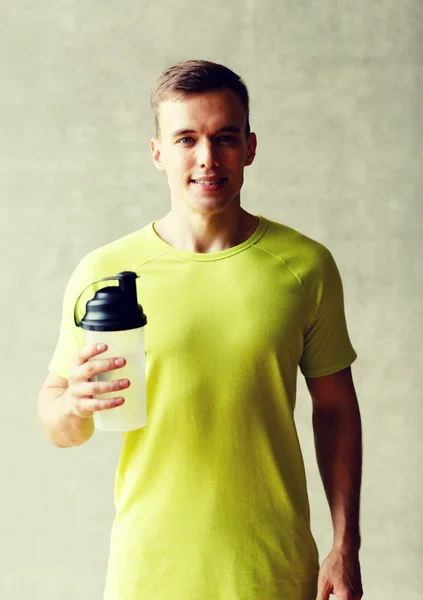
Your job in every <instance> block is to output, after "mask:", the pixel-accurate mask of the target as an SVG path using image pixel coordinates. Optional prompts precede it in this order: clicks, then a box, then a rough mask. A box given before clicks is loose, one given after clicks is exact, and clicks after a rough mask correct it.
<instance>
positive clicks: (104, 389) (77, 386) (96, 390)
mask: <svg viewBox="0 0 423 600" xmlns="http://www.w3.org/2000/svg"><path fill="white" fill-rule="evenodd" d="M130 385H131V383H130V381H129V379H114V380H113V381H81V382H78V383H74V384H73V385H72V395H73V396H74V397H75V398H91V397H92V396H98V395H100V394H107V393H110V392H116V391H117V392H119V391H120V390H124V389H126V388H128V387H129V386H130Z"/></svg>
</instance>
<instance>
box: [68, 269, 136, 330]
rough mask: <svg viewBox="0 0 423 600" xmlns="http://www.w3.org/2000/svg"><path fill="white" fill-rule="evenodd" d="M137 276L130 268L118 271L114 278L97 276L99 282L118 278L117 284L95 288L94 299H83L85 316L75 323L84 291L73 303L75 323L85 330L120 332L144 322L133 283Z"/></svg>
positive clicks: (134, 327)
mask: <svg viewBox="0 0 423 600" xmlns="http://www.w3.org/2000/svg"><path fill="white" fill-rule="evenodd" d="M137 277H138V275H137V274H136V273H134V272H133V271H122V272H121V273H118V274H117V275H116V276H115V277H105V278H104V279H101V280H100V281H112V280H118V281H119V286H108V287H104V288H102V289H100V290H98V291H97V292H96V293H95V296H94V298H92V300H89V301H88V302H87V305H86V312H85V316H84V317H83V318H82V319H81V321H80V322H78V321H77V318H76V310H77V306H78V302H79V299H80V298H81V296H82V294H83V293H84V291H85V290H84V291H83V292H82V293H81V295H80V296H79V298H78V300H77V301H76V304H75V315H74V318H75V324H76V325H77V326H78V327H82V329H88V330H89V331H124V330H126V329H137V328H138V327H143V326H144V325H145V324H146V323H147V317H146V316H145V314H144V312H143V309H142V306H141V305H140V304H138V300H137V287H136V284H135V280H136V279H137ZM95 283H98V282H97V281H96V282H95ZM91 285H94V284H91ZM88 287H89V286H88ZM85 289H87V288H85Z"/></svg>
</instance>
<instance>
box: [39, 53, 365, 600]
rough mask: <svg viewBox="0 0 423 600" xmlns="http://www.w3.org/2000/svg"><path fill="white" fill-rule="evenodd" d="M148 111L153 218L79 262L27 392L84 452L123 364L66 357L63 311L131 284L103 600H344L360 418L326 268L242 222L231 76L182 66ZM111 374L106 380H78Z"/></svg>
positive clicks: (71, 329)
mask: <svg viewBox="0 0 423 600" xmlns="http://www.w3.org/2000/svg"><path fill="white" fill-rule="evenodd" d="M151 104H152V108H153V111H154V115H155V120H156V136H155V138H153V139H152V140H151V141H150V148H151V152H152V157H153V161H154V164H155V166H156V168H157V169H159V170H160V171H164V172H165V173H166V175H167V179H168V184H169V190H170V201H171V207H170V210H169V212H168V213H167V214H166V215H165V216H164V217H163V218H162V219H160V220H155V221H153V222H151V223H149V224H148V225H147V226H146V227H143V228H141V229H138V230H136V231H134V232H133V233H131V234H129V235H127V236H125V237H124V238H121V239H118V240H116V241H114V242H112V243H110V244H107V245H106V246H103V247H102V248H99V249H96V250H94V251H93V252H91V253H90V254H88V255H87V256H85V257H84V258H83V260H82V261H81V262H80V264H79V265H78V266H77V268H76V269H75V271H74V273H73V275H72V277H71V279H70V281H69V283H68V286H67V288H66V292H65V297H64V304H63V317H62V324H61V330H60V335H59V339H58V342H57V347H56V350H55V352H54V355H53V357H52V360H51V362H50V365H49V371H50V372H49V375H48V377H47V379H46V382H45V384H44V386H43V388H42V390H41V392H40V396H39V413H40V417H41V419H42V422H43V425H44V429H45V431H46V433H47V436H48V437H49V439H50V440H51V441H52V443H54V444H55V445H56V446H59V447H69V446H75V445H80V444H83V443H85V442H86V441H88V440H89V439H90V437H91V436H92V435H93V432H94V427H93V418H92V415H93V414H94V412H95V411H98V410H113V407H115V406H118V405H120V404H122V402H124V396H125V388H126V387H128V385H130V382H128V381H122V380H119V370H118V368H117V367H119V366H122V365H123V364H124V359H125V357H116V358H120V363H119V364H118V365H116V363H115V362H113V361H111V360H105V359H102V357H101V354H102V352H104V350H105V348H104V346H103V347H88V346H84V341H83V338H82V337H81V336H82V332H81V330H80V329H79V328H78V327H76V326H75V324H74V312H73V311H74V306H75V302H76V299H77V298H78V296H79V294H80V293H81V291H82V290H83V289H84V288H85V287H86V286H87V285H89V284H90V283H91V282H93V281H97V280H99V279H101V278H102V277H106V276H110V275H114V274H116V273H118V272H120V271H128V270H131V271H136V272H137V273H138V274H139V275H140V277H139V279H138V280H137V285H138V297H139V300H140V302H141V303H142V306H143V308H144V311H145V313H146V314H147V318H148V325H147V326H146V338H145V339H146V381H147V419H148V420H147V425H146V426H145V427H143V428H142V429H140V430H137V431H131V432H127V433H125V434H124V441H123V447H122V452H121V456H120V460H119V465H118V470H117V475H116V487H115V503H116V517H115V520H114V523H113V529H112V535H111V547H110V560H109V567H108V573H107V582H106V590H105V595H104V598H105V600H314V599H315V598H318V600H328V598H329V595H330V594H331V593H334V594H336V595H337V597H338V598H339V599H340V600H359V599H360V598H361V596H362V586H361V576H360V565H359V558H358V555H359V549H360V531H359V502H360V485H361V420H360V412H359V408H358V402H357V398H356V394H355V391H354V385H353V381H352V375H351V368H350V365H351V364H352V363H353V362H354V360H355V358H356V353H355V351H354V349H353V347H352V345H351V342H350V339H349V336H348V331H347V325H346V321H345V311H344V301H343V290H342V282H341V278H340V274H339V271H338V269H337V266H336V263H335V261H334V259H333V257H332V255H331V253H330V252H329V250H328V249H327V248H326V247H324V246H323V245H322V244H320V243H319V242H317V241H315V240H312V239H310V238H308V237H307V236H305V235H303V234H301V233H300V232H298V231H296V230H294V229H292V228H290V227H288V226H286V225H283V224H281V223H277V222H275V221H272V220H270V219H267V218H266V217H264V216H262V215H253V214H250V213H248V212H247V211H245V210H244V209H243V208H242V207H241V198H240V191H241V188H242V185H243V182H244V168H245V167H247V166H249V165H251V164H252V163H253V161H254V157H255V153H256V148H257V139H256V135H255V133H253V132H251V131H250V123H249V102H248V92H247V88H246V87H245V84H244V83H243V82H242V80H241V79H240V78H239V76H238V75H236V74H235V73H234V72H233V71H231V70H230V69H228V68H226V67H224V66H223V65H219V64H216V63H212V62H207V61H184V62H182V63H179V64H177V65H174V66H172V67H170V68H169V69H167V70H166V71H165V72H164V73H163V74H162V75H161V77H160V78H159V80H158V81H157V84H156V86H155V88H154V90H153V93H152V97H151ZM80 312H81V314H83V312H84V307H83V303H82V302H81V305H80ZM110 370H116V380H115V381H114V382H111V383H110V382H109V383H106V382H104V383H101V384H99V383H98V382H97V383H94V382H92V378H93V375H95V374H96V373H100V372H104V371H110ZM298 370H300V371H301V373H302V374H303V375H304V377H305V379H306V383H307V386H308V388H309V390H310V395H311V399H312V402H313V427H314V437H315V445H316V453H317V460H318V465H319V469H320V473H321V476H322V480H323V484H324V488H325V491H326V495H327V499H328V503H329V507H330V511H331V516H332V522H333V532H334V535H333V548H332V550H331V552H330V554H329V555H328V557H327V558H326V559H325V560H324V561H323V563H322V564H321V565H320V564H319V557H318V552H317V548H316V544H315V541H314V539H313V535H312V532H311V529H310V509H309V502H308V495H307V486H306V478H305V472H304V465H303V460H302V455H301V450H300V446H299V441H298V437H297V432H296V428H295V422H294V408H295V401H296V379H297V373H298ZM110 391H116V397H115V398H113V399H107V400H105V399H104V400H99V399H94V398H93V396H94V395H96V394H102V393H105V392H110ZM120 394H122V395H120Z"/></svg>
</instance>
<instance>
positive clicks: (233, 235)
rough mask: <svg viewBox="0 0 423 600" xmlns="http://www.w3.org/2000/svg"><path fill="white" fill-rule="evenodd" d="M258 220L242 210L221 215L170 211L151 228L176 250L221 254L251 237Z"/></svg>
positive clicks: (239, 208)
mask: <svg viewBox="0 0 423 600" xmlns="http://www.w3.org/2000/svg"><path fill="white" fill-rule="evenodd" d="M257 224H258V218H257V217H255V216H254V215H251V214H249V213H247V212H246V211H245V210H244V209H242V208H241V207H237V210H236V211H235V210H233V211H231V212H229V211H228V212H225V213H220V214H213V215H210V214H200V213H194V212H190V213H189V214H181V213H179V212H177V211H175V210H174V209H172V210H171V211H170V212H169V213H168V214H167V215H166V216H165V217H164V218H163V219H161V220H160V221H157V222H156V223H155V225H154V229H155V231H156V233H157V234H158V235H159V237H161V238H162V240H164V241H165V242H166V243H168V244H169V245H170V246H173V247H174V248H177V249H179V250H185V251H186V252H197V253H201V254H206V253H210V252H220V251H222V250H227V249H228V248H232V247H233V246H237V245H239V244H241V243H242V242H244V241H245V240H246V239H248V238H249V237H250V235H252V233H253V232H254V230H255V228H256V227H257Z"/></svg>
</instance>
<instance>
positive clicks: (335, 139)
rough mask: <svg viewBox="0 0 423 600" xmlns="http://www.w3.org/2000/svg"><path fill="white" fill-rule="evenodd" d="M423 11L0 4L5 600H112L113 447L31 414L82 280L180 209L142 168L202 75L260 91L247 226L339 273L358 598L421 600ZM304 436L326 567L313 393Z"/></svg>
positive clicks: (326, 2) (408, 4)
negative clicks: (348, 358) (358, 450)
mask: <svg viewBox="0 0 423 600" xmlns="http://www.w3.org/2000/svg"><path fill="white" fill-rule="evenodd" d="M422 6H423V5H422V3H421V2H420V0H403V1H402V2H394V1H393V0H379V1H378V2H368V1H365V0H358V1H356V2H354V3H348V5H347V4H346V3H345V6H342V3H339V2H335V1H334V0H323V1H322V2H320V3H318V4H317V3H312V2H310V3H306V2H289V1H288V0H282V1H281V0H273V1H267V2H266V1H260V0H245V2H242V1H241V0H237V1H236V2H235V1H234V2H231V3H230V2H227V1H223V0H216V1H215V2H212V3H206V4H204V3H198V2H188V1H186V0H185V1H184V2H170V1H166V0H162V2H160V3H153V2H151V3H147V2H138V1H135V0H127V1H126V2H121V3H118V2H111V1H108V2H100V1H99V0H86V1H85V2H72V1H71V0H54V1H53V0H42V2H38V3H34V2H30V0H16V1H15V2H13V3H12V2H9V3H7V2H4V3H2V7H1V8H0V23H1V25H0V27H1V31H0V49H1V52H0V68H1V87H0V110H1V129H2V135H1V136H0V203H1V212H0V218H1V220H0V242H1V252H0V260H1V265H0V267H1V271H0V272H1V273H2V279H3V284H4V285H3V288H2V294H1V316H2V329H1V331H2V333H1V336H0V346H1V355H2V365H1V382H2V387H3V413H2V419H1V422H0V428H1V430H0V435H1V440H2V445H1V451H2V461H1V469H0V481H1V494H0V531H1V535H0V539H1V543H0V596H1V598H7V599H8V600H27V599H28V598H31V600H56V599H57V598H61V599H62V600H77V599H78V600H85V599H86V600H92V599H95V598H101V597H102V590H103V583H104V576H105V569H106V562H107V553H108V541H109V531H110V526H111V520H112V517H113V477H114V470H115V467H116V462H117V458H118V453H119V447H120V437H119V435H118V434H116V435H114V434H102V433H97V434H96V435H95V436H94V438H93V439H92V440H91V441H90V442H89V443H88V444H87V445H85V446H83V447H81V448H76V449H70V450H59V449H56V448H54V447H53V446H51V445H49V443H48V442H47V441H46V439H45V438H44V434H43V432H42V430H41V428H40V425H39V423H38V420H37V416H36V396H37V394H38V391H39V388H40V386H41V384H42V382H43V380H44V378H45V376H46V372H47V364H48V361H49V359H50V357H51V354H52V352H53V349H54V345H55V343H56V337H57V333H58V326H59V319H60V312H61V302H62V295H63V291H64V287H65V284H66V282H67V279H68V277H69V276H70V274H71V272H72V270H73V269H74V267H75V266H76V264H77V262H78V261H79V260H80V258H82V256H83V255H84V254H85V253H86V252H88V251H89V250H91V249H92V248H94V247H96V246H99V245H101V244H104V243H106V242H108V241H111V240H112V239H115V238H117V237H120V236H121V235H124V234H126V233H129V232H130V231H133V230H134V229H137V228H140V227H143V226H144V225H146V224H147V223H148V222H149V221H151V220H153V219H154V218H160V217H161V216H163V215H164V214H165V213H166V212H167V210H168V208H169V206H170V201H169V193H168V188H167V182H166V179H165V175H164V174H163V173H159V172H158V171H156V169H155V168H154V166H153V163H152V159H151V155H150V150H149V139H150V137H151V136H152V135H153V133H154V132H153V120H152V116H151V114H150V110H149V94H150V90H151V87H152V85H153V83H154V81H155V79H156V78H157V77H158V76H159V75H160V73H161V72H162V71H163V70H164V69H165V68H166V67H168V66H170V65H171V64H173V63H175V62H178V61H179V60H183V59H187V58H205V59H209V60H214V61H216V62H222V63H224V64H226V65H227V66H229V67H231V68H232V69H234V70H235V71H238V72H239V73H240V74H241V76H243V77H244V79H245V81H246V83H247V85H248V86H249V89H250V93H251V115H252V116H251V122H252V128H253V130H254V131H256V133H257V136H258V154H257V158H256V161H255V163H254V164H253V165H252V166H251V167H249V168H248V169H247V170H246V183H245V186H244V188H243V193H242V201H243V202H242V203H243V206H244V207H245V208H246V209H247V210H249V211H250V212H254V213H260V214H263V215H264V216H267V217H269V218H271V219H274V220H277V221H280V222H283V223H286V224H287V225H290V226H292V227H295V228H297V229H299V230H300V231H303V232H304V233H306V234H307V235H310V236H311V237H314V238H315V239H318V240H320V241H321V242H323V243H324V244H326V245H327V246H328V247H329V248H330V250H331V251H332V252H333V254H334V256H335V258H336V260H337V262H338V265H339V267H340V270H341V274H342V278H343V282H344V289H345V297H346V312H347V318H348V324H349V330H350V335H351V338H352V341H353V343H354V346H355V348H356V350H357V352H358V355H359V359H358V360H357V362H356V363H355V365H354V367H353V374H354V378H355V383H356V388H357V392H358V394H359V398H360V402H361V411H362V418H363V426H364V477H363V491H362V536H363V547H362V552H361V560H362V571H363V583H364V589H365V597H366V598H367V599H368V600H380V599H382V598H383V599H384V600H397V599H398V598H405V599H407V600H417V599H418V598H419V599H421V597H422V596H421V594H422V591H421V590H422V587H423V575H422V571H421V563H422V558H423V541H422V540H423V531H422V530H423V525H422V516H421V515H422V506H423V492H422V484H421V479H422V476H421V463H422V460H423V446H422V436H421V424H422V410H421V402H422V392H421V385H420V377H419V376H420V375H421V366H420V357H421V351H422V344H421V335H422V321H423V319H422V308H421V306H422V302H421V297H420V294H421V291H422V286H421V279H420V277H419V276H420V275H421V273H422V253H421V252H420V245H418V233H419V230H421V217H422V209H421V200H420V198H418V195H419V193H420V195H421V191H422V175H421V165H422V144H421V137H422V134H423V124H422V112H421V108H420V105H421V103H422V91H423V82H422V46H421V44H422V35H421V34H422V23H423V10H422ZM18 294H19V297H18ZM296 420H297V423H298V428H299V434H300V438H301V442H302V446H303V451H304V457H305V461H306V467H307V474H308V484H309V491H310V501H311V509H312V526H313V531H314V534H315V537H316V540H317V543H318V546H319V550H320V553H321V556H322V558H324V556H325V555H326V553H327V552H328V551H329V549H330V545H331V535H332V533H331V522H330V516H329V510H328V507H327V503H326V499H325V496H324V492H323V487H322V484H321V482H320V479H319V474H318V469H317V466H316V460H315V455H314V447H313V437H312V429H311V400H310V397H309V396H308V393H307V392H306V388H305V384H304V381H303V379H302V376H299V394H298V408H297V411H296ZM210 600H211V599H210Z"/></svg>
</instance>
